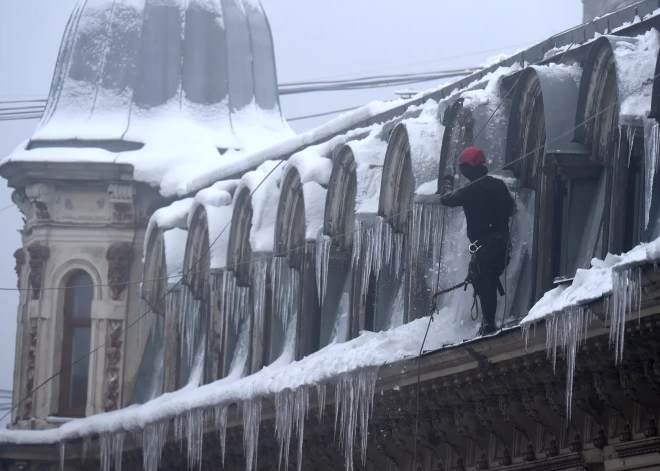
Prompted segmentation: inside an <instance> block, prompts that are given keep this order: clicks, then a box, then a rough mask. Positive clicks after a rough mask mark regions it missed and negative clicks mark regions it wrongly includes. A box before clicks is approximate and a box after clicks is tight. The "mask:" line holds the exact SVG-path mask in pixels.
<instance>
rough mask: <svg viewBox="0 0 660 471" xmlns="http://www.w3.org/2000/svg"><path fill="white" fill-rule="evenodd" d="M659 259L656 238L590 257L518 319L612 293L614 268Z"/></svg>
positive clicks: (535, 318) (563, 309) (531, 318)
mask: <svg viewBox="0 0 660 471" xmlns="http://www.w3.org/2000/svg"><path fill="white" fill-rule="evenodd" d="M657 260H660V238H658V239H656V240H654V241H652V242H648V243H644V244H640V245H638V246H637V247H635V248H633V249H632V250H631V251H630V252H627V253H625V254H623V255H612V254H607V257H605V260H598V259H596V258H595V259H593V260H592V261H591V268H589V269H588V270H583V269H578V271H577V274H576V275H575V278H574V279H573V283H571V284H570V285H562V286H558V287H557V288H555V289H553V290H550V291H548V292H547V293H545V295H544V296H543V297H542V298H541V299H540V300H539V301H538V302H537V303H536V304H535V305H534V306H533V307H532V309H530V311H529V314H527V316H525V318H524V319H523V320H522V321H521V322H520V325H521V326H523V327H525V326H528V325H530V324H533V323H535V322H539V321H541V320H543V319H546V318H548V317H550V316H554V315H556V314H559V313H561V312H567V311H569V310H571V309H574V308H579V307H583V306H585V305H587V304H589V303H591V302H593V301H596V300H598V299H601V298H603V297H605V296H609V295H612V294H613V279H614V276H615V274H616V273H617V272H622V271H624V270H628V269H631V268H633V267H635V266H638V265H642V264H644V263H653V262H656V261H657Z"/></svg>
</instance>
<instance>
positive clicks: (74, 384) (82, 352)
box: [69, 327, 91, 409]
mask: <svg viewBox="0 0 660 471" xmlns="http://www.w3.org/2000/svg"><path fill="white" fill-rule="evenodd" d="M90 341H91V330H90V328H89V327H73V328H72V329H71V362H72V363H74V362H76V361H77V363H75V364H74V365H73V366H72V367H71V374H70V378H69V408H71V409H75V408H79V407H83V408H84V407H85V405H86V404H87V378H88V375H89V351H90ZM83 357H84V358H83ZM81 358H82V359H81ZM79 359H81V360H80V361H78V360H79Z"/></svg>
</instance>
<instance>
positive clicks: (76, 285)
mask: <svg viewBox="0 0 660 471" xmlns="http://www.w3.org/2000/svg"><path fill="white" fill-rule="evenodd" d="M93 284H94V282H93V281H92V278H91V277H90V276H89V275H88V274H87V273H85V272H82V271H81V272H78V273H76V274H75V275H73V276H72V277H71V278H70V279H69V282H68V283H67V288H69V289H68V290H67V300H68V303H67V313H66V314H67V315H68V316H70V317H76V318H89V317H91V314H92V298H93V297H94V287H93V286H92V285H93Z"/></svg>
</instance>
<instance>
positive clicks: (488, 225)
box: [440, 175, 513, 242]
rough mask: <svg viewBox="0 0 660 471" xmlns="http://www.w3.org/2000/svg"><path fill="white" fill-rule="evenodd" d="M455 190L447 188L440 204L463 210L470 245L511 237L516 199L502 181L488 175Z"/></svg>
mask: <svg viewBox="0 0 660 471" xmlns="http://www.w3.org/2000/svg"><path fill="white" fill-rule="evenodd" d="M452 187H453V184H452V183H449V184H445V185H444V186H443V188H442V190H441V195H442V196H441V198H440V202H441V203H442V204H444V205H445V206H449V207H450V208H454V207H457V206H463V212H464V213H465V220H466V221H467V236H468V239H470V242H475V241H477V240H485V239H486V238H488V236H491V235H493V234H508V233H509V218H510V217H511V215H512V214H513V198H511V195H510V194H509V190H508V189H507V187H506V185H505V184H504V182H503V181H502V180H499V179H497V178H493V177H491V176H490V175H487V176H485V177H482V178H480V179H478V180H475V181H474V182H472V183H470V184H469V185H466V186H465V187H463V188H459V189H457V190H455V191H452Z"/></svg>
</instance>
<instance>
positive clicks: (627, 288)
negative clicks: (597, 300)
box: [610, 267, 642, 364]
mask: <svg viewBox="0 0 660 471" xmlns="http://www.w3.org/2000/svg"><path fill="white" fill-rule="evenodd" d="M641 286H642V270H641V268H639V267H636V268H631V269H626V270H622V271H617V270H615V271H613V272H612V304H611V312H610V316H611V319H612V320H611V322H610V345H611V344H614V357H615V361H616V363H617V364H618V363H619V362H620V361H621V360H622V359H623V340H624V334H625V330H626V315H627V314H630V313H631V312H632V310H633V308H634V309H636V310H637V311H638V312H640V311H641V302H642V296H641V294H642V293H641Z"/></svg>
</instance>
